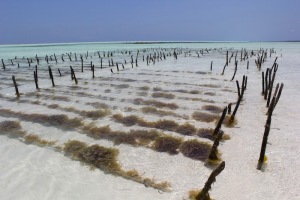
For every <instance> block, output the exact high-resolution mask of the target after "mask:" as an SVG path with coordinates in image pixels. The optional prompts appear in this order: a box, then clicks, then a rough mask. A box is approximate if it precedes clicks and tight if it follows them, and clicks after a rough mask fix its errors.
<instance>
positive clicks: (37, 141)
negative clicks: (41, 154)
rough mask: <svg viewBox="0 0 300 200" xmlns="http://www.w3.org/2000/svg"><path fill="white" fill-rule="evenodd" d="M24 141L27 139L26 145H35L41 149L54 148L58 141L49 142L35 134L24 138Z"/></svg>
mask: <svg viewBox="0 0 300 200" xmlns="http://www.w3.org/2000/svg"><path fill="white" fill-rule="evenodd" d="M24 139H25V143H28V144H35V145H37V146H40V147H45V146H53V145H55V143H56V141H49V140H44V139H41V138H40V137H39V136H38V135H35V134H29V135H26V136H24Z"/></svg>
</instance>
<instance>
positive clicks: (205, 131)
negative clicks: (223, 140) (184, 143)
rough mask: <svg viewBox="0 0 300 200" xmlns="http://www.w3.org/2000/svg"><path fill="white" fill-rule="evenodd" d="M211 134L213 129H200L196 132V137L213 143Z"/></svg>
mask: <svg viewBox="0 0 300 200" xmlns="http://www.w3.org/2000/svg"><path fill="white" fill-rule="evenodd" d="M213 132H214V129H211V128H200V129H199V130H198V132H197V135H198V136H199V137H202V138H206V139H209V140H211V141H214V139H215V137H214V136H213Z"/></svg>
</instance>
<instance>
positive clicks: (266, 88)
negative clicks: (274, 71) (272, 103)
mask: <svg viewBox="0 0 300 200" xmlns="http://www.w3.org/2000/svg"><path fill="white" fill-rule="evenodd" d="M268 76H269V68H267V71H266V74H265V84H266V86H265V94H264V99H265V100H267V94H268V88H269V86H268Z"/></svg>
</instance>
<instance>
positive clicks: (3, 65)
mask: <svg viewBox="0 0 300 200" xmlns="http://www.w3.org/2000/svg"><path fill="white" fill-rule="evenodd" d="M1 61H2V67H3V69H5V64H4V61H3V59H1Z"/></svg>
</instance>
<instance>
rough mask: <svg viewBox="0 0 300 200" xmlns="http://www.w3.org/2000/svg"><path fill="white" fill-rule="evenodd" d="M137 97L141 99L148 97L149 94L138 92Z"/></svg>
mask: <svg viewBox="0 0 300 200" xmlns="http://www.w3.org/2000/svg"><path fill="white" fill-rule="evenodd" d="M136 95H137V96H141V97H146V96H148V92H137V93H136Z"/></svg>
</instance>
